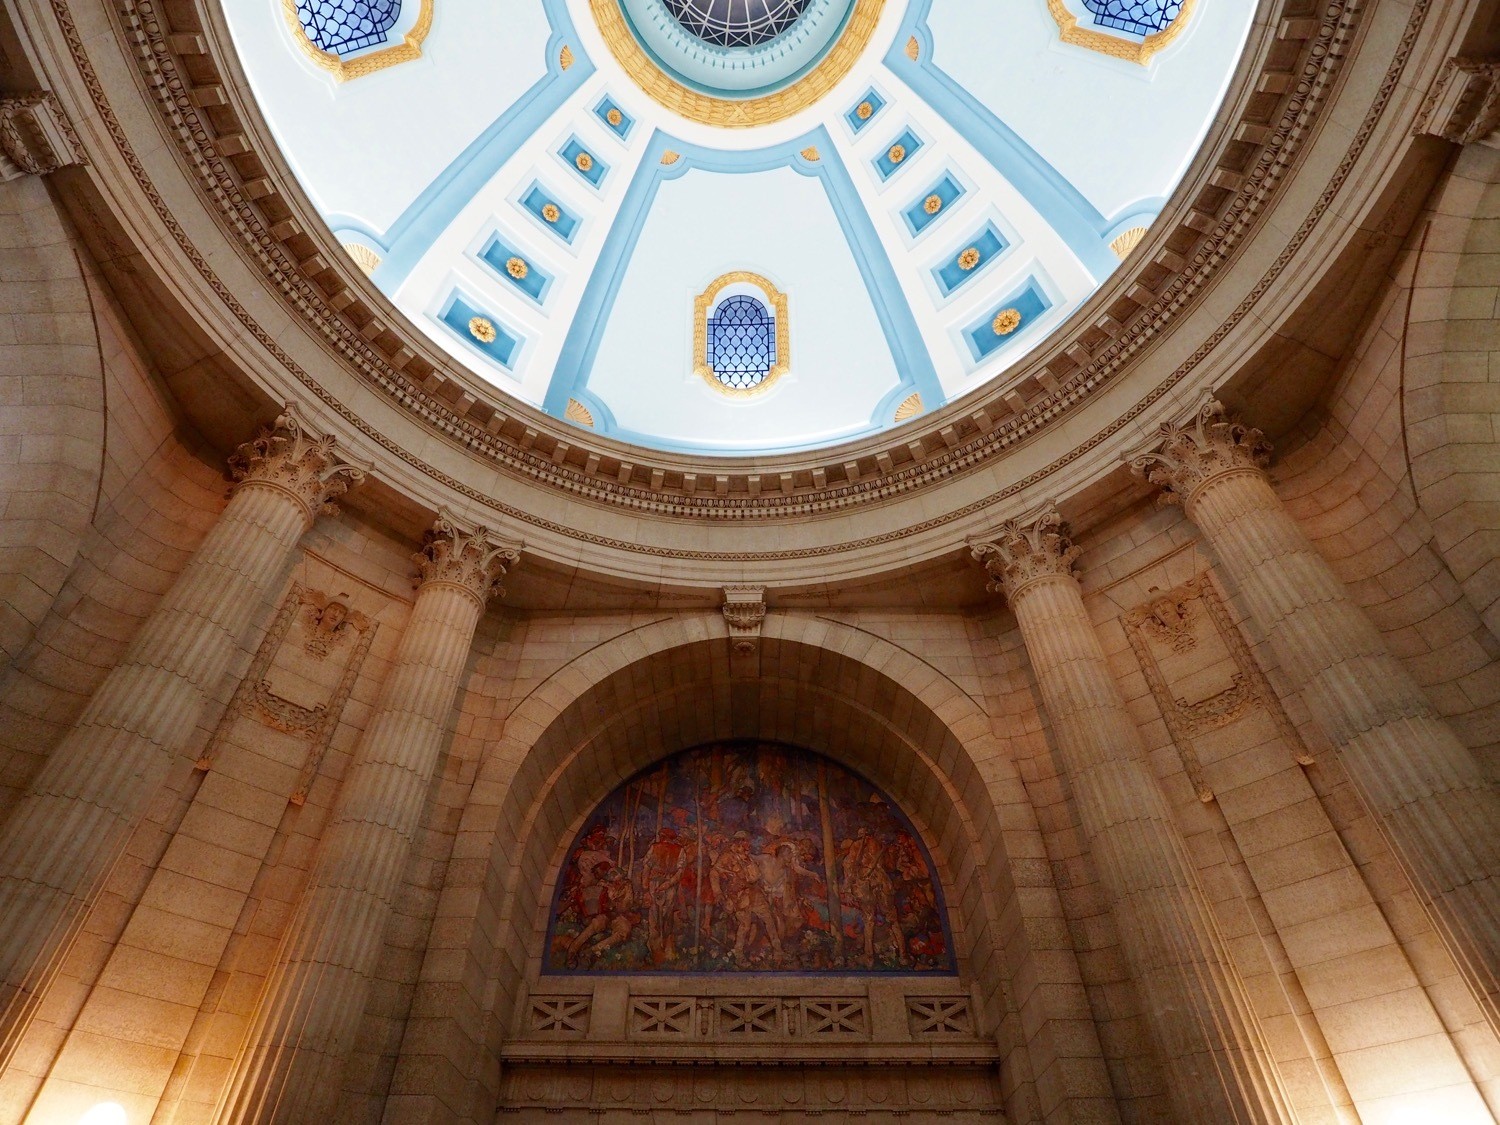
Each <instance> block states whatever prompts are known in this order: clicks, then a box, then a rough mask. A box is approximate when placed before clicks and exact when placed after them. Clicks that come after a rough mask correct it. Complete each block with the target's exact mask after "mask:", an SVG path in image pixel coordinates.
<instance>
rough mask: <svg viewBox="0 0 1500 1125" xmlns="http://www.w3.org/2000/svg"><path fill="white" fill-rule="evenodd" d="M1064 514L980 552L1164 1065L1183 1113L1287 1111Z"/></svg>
mask: <svg viewBox="0 0 1500 1125" xmlns="http://www.w3.org/2000/svg"><path fill="white" fill-rule="evenodd" d="M1076 553H1077V552H1076V549H1075V548H1073V547H1072V546H1071V544H1069V543H1068V542H1067V540H1066V538H1065V537H1064V536H1063V535H1062V534H1061V530H1060V521H1059V520H1058V519H1057V516H1056V514H1055V513H1053V512H1046V513H1043V515H1042V516H1041V518H1040V519H1038V520H1035V521H1028V522H1027V523H1025V524H1017V523H1011V524H1007V525H1006V526H1005V527H1004V528H1002V529H1001V532H1000V534H999V536H998V537H997V540H996V542H995V543H987V544H982V545H979V546H976V547H975V554H976V555H977V556H978V557H979V558H980V559H981V561H984V562H985V564H986V567H987V568H988V569H989V570H990V573H991V574H993V575H995V577H996V578H997V579H998V581H997V583H996V585H997V586H998V587H999V588H1002V589H1004V591H1005V593H1006V594H1007V596H1008V598H1009V600H1010V604H1011V608H1012V610H1013V611H1014V612H1015V615H1016V620H1017V622H1018V623H1019V625H1020V628H1021V636H1022V639H1023V640H1024V641H1025V644H1026V653H1027V656H1028V658H1029V659H1030V662H1031V666H1032V669H1033V671H1034V673H1035V675H1036V681H1037V686H1038V688H1039V690H1040V692H1041V696H1042V704H1043V706H1044V707H1045V708H1046V711H1047V716H1048V719H1049V720H1050V722H1051V725H1052V731H1053V736H1054V738H1055V741H1056V745H1057V748H1058V751H1059V754H1060V755H1061V757H1062V761H1063V766H1064V769H1065V770H1066V772H1067V776H1068V781H1069V784H1070V786H1071V788H1072V792H1073V799H1074V801H1075V803H1076V806H1077V809H1078V816H1079V820H1080V822H1081V824H1082V827H1083V831H1084V834H1085V836H1086V837H1087V838H1088V842H1089V851H1090V854H1091V855H1092V856H1093V858H1094V861H1095V863H1096V865H1097V867H1098V870H1099V877H1100V879H1101V881H1102V882H1103V883H1104V886H1105V889H1106V891H1107V892H1108V894H1109V896H1110V900H1111V904H1112V906H1113V911H1114V917H1115V921H1116V924H1117V926H1118V928H1119V933H1120V941H1121V944H1122V945H1123V947H1124V951H1125V955H1126V958H1127V960H1128V962H1129V964H1130V967H1131V971H1132V974H1133V976H1134V978H1135V981H1136V985H1137V987H1138V990H1139V994H1140V997H1141V1001H1142V1003H1143V1004H1144V1006H1145V1014H1146V1019H1147V1022H1148V1024H1149V1026H1150V1028H1151V1031H1152V1034H1153V1037H1154V1039H1155V1042H1156V1047H1157V1052H1158V1055H1159V1057H1160V1059H1161V1062H1162V1064H1163V1066H1164V1067H1165V1069H1166V1073H1167V1078H1168V1082H1169V1085H1170V1096H1171V1101H1172V1106H1173V1110H1174V1112H1175V1116H1176V1118H1177V1119H1178V1120H1179V1121H1181V1122H1183V1123H1184V1125H1187V1123H1189V1122H1191V1123H1195V1125H1196V1123H1197V1122H1209V1121H1212V1122H1215V1123H1226V1125H1227V1123H1231V1122H1245V1123H1249V1122H1280V1121H1286V1120H1289V1119H1290V1118H1289V1114H1288V1112H1287V1110H1286V1108H1285V1096H1284V1093H1283V1091H1282V1088H1281V1085H1280V1082H1279V1079H1278V1078H1277V1076H1276V1074H1275V1071H1274V1070H1273V1069H1272V1066H1271V1064H1270V1062H1269V1054H1268V1053H1267V1051H1266V1048H1265V1044H1264V1042H1263V1038H1262V1036H1261V1033H1260V1029H1259V1027H1258V1025H1257V1024H1256V1023H1255V1020H1254V1018H1253V1016H1252V1015H1251V1014H1250V1008H1249V1004H1248V1001H1247V1000H1246V999H1245V997H1244V992H1243V986H1242V985H1241V983H1240V981H1239V979H1238V977H1237V976H1236V975H1235V973H1234V971H1233V969H1232V967H1231V965H1230V962H1229V958H1228V952H1227V950H1226V948H1225V946H1224V942H1223V939H1222V938H1221V937H1220V935H1219V933H1218V930H1217V928H1216V926H1215V924H1214V921H1213V918H1212V916H1211V914H1210V913H1209V909H1208V906H1207V903H1206V902H1205V900H1204V897H1203V892H1202V890H1201V889H1200V887H1199V884H1198V880H1197V877H1196V874H1195V872H1194V870H1193V867H1192V864H1191V861H1190V860H1189V858H1188V856H1187V854H1186V851H1185V849H1184V847H1183V844H1182V842H1181V839H1180V837H1179V835H1178V832H1177V829H1176V826H1175V825H1174V824H1173V823H1172V818H1171V813H1170V810H1169V809H1168V807H1167V804H1166V800H1165V798H1164V797H1163V796H1162V793H1161V790H1160V788H1159V786H1158V785H1157V782H1156V779H1155V777H1153V776H1152V775H1151V773H1150V771H1149V769H1148V768H1147V766H1146V750H1145V746H1144V744H1143V743H1142V741H1141V737H1140V732H1139V731H1138V730H1137V729H1136V726H1135V722H1134V720H1133V719H1132V718H1131V717H1130V713H1129V712H1128V711H1127V710H1126V708H1125V701H1124V699H1123V698H1122V697H1121V695H1120V690H1119V687H1118V685H1117V684H1116V683H1115V679H1114V676H1113V674H1112V673H1111V671H1110V669H1109V664H1108V661H1107V659H1106V657H1105V655H1104V650H1103V648H1102V647H1101V645H1100V643H1099V638H1098V634H1097V633H1096V632H1095V631H1094V627H1093V623H1092V622H1091V621H1090V620H1089V617H1088V611H1087V610H1086V609H1085V607H1084V604H1083V592H1082V590H1081V588H1080V587H1079V585H1078V581H1077V579H1076V578H1074V577H1073V576H1072V573H1071V562H1072V559H1073V557H1074V556H1075V555H1076Z"/></svg>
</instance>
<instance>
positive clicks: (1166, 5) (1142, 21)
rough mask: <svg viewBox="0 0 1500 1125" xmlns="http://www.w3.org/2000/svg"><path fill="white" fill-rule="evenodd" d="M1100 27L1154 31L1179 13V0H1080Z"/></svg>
mask: <svg viewBox="0 0 1500 1125" xmlns="http://www.w3.org/2000/svg"><path fill="white" fill-rule="evenodd" d="M1083 6H1084V7H1085V8H1087V9H1088V10H1089V11H1090V12H1091V13H1092V14H1093V17H1094V22H1095V23H1096V24H1098V25H1099V26H1100V27H1108V28H1112V29H1114V30H1115V31H1127V32H1129V33H1130V34H1132V35H1154V34H1155V33H1156V32H1158V31H1164V30H1166V27H1167V25H1168V24H1170V23H1171V22H1172V21H1173V20H1175V19H1176V18H1177V17H1178V16H1179V15H1180V14H1181V13H1182V0H1083Z"/></svg>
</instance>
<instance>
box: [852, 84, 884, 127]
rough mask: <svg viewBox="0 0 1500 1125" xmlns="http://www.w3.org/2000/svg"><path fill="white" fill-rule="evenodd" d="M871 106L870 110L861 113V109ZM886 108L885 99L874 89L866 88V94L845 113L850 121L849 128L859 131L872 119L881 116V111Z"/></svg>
mask: <svg viewBox="0 0 1500 1125" xmlns="http://www.w3.org/2000/svg"><path fill="white" fill-rule="evenodd" d="M865 106H869V107H870V109H869V112H867V113H864V114H861V113H860V110H861V109H863V108H864V107H865ZM884 108H885V99H884V98H882V97H881V96H880V95H879V94H877V93H876V92H875V91H874V90H866V91H865V96H864V97H862V98H860V99H859V101H857V102H856V103H855V104H854V105H852V106H850V107H849V109H848V111H847V112H846V113H845V114H844V120H845V121H847V122H849V128H851V129H853V130H854V131H855V132H856V133H858V132H859V131H860V130H861V129H863V128H864V127H865V126H866V125H868V124H869V123H870V122H871V121H874V120H875V118H877V117H879V116H880V111H881V110H882V109H884Z"/></svg>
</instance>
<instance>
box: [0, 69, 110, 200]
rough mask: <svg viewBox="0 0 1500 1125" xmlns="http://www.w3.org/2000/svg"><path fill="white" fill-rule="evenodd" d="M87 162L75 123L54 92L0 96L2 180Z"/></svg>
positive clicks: (0, 166)
mask: <svg viewBox="0 0 1500 1125" xmlns="http://www.w3.org/2000/svg"><path fill="white" fill-rule="evenodd" d="M88 162H89V161H88V157H87V156H86V155H85V154H84V151H83V145H82V144H81V143H79V140H78V134H77V133H76V132H74V130H73V124H72V122H70V121H69V120H68V119H67V116H66V115H65V114H64V113H63V111H62V106H60V105H58V104H57V99H56V98H55V97H53V96H52V94H51V93H49V92H47V91H45V90H40V91H37V92H36V93H31V94H21V95H20V96H18V97H12V98H0V181H3V180H15V179H19V178H20V177H22V176H45V175H47V174H48V173H49V172H56V171H57V170H58V169H59V168H66V167H68V166H69V165H71V164H87V163H88Z"/></svg>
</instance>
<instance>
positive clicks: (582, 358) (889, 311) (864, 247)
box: [542, 127, 947, 451]
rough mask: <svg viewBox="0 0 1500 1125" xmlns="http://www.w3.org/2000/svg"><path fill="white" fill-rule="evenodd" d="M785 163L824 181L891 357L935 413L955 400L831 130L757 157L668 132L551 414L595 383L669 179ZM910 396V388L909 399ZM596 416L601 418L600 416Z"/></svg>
mask: <svg viewBox="0 0 1500 1125" xmlns="http://www.w3.org/2000/svg"><path fill="white" fill-rule="evenodd" d="M808 145H813V146H815V147H816V148H817V149H818V151H820V152H822V153H823V154H824V156H823V158H822V159H821V160H819V161H817V162H816V163H810V162H806V161H801V160H799V159H798V157H797V154H798V153H799V152H801V150H802V149H804V148H806V147H808ZM669 148H670V149H673V150H675V151H677V152H679V153H680V154H681V158H680V159H679V160H678V161H677V162H676V163H674V164H672V165H663V164H662V163H661V155H662V153H664V152H665V151H667V149H669ZM783 165H786V166H790V167H793V168H796V169H797V170H798V171H800V172H801V173H802V174H803V175H809V176H816V177H817V178H818V179H819V180H821V181H822V183H823V187H824V189H825V190H826V191H827V192H828V199H829V202H830V203H831V204H832V205H833V210H834V213H835V214H836V215H837V216H838V219H839V225H840V227H841V228H842V229H843V232H844V237H845V238H846V239H847V240H848V242H849V247H850V249H851V250H852V251H853V252H854V260H855V263H856V264H857V265H858V267H859V271H860V274H861V275H862V276H863V277H864V279H865V284H866V285H867V286H868V288H869V293H870V299H871V302H872V303H873V305H874V306H875V315H876V316H877V317H878V318H879V320H880V326H881V328H882V329H883V330H884V333H885V338H886V343H887V345H888V346H889V347H890V349H891V355H892V356H894V357H895V360H896V369H897V370H898V371H901V372H903V373H904V374H905V375H906V377H907V378H909V379H910V380H911V383H912V389H915V390H917V391H918V392H920V393H921V395H922V401H923V402H924V403H925V404H927V408H928V409H929V410H931V409H936V408H937V407H939V406H941V405H942V404H943V403H944V402H946V401H947V398H946V396H945V395H944V394H943V388H942V384H941V383H940V382H939V381H938V377H937V369H936V368H935V367H934V366H933V363H932V356H931V355H929V354H928V352H927V349H926V347H925V346H923V344H922V332H921V329H920V328H918V327H917V320H916V317H915V316H914V315H913V314H912V311H911V306H910V305H909V304H907V302H906V297H905V295H904V294H903V292H902V290H901V283H900V282H899V281H898V280H897V279H896V271H895V268H894V267H893V266H892V265H891V261H890V259H889V258H888V257H887V256H886V253H885V250H884V248H883V247H882V245H881V242H880V236H879V235H878V234H876V232H875V225H874V223H873V222H872V221H871V219H870V213H869V211H868V210H867V209H866V208H865V206H864V204H863V203H862V202H861V201H860V198H859V192H858V191H857V190H856V188H855V186H854V181H853V179H852V178H851V177H850V175H849V170H848V168H846V167H845V166H844V163H843V161H842V160H840V159H839V156H838V152H837V150H836V149H835V148H834V147H833V141H832V139H831V138H830V137H829V135H828V131H827V129H825V128H823V127H819V128H817V129H814V130H813V131H812V132H810V133H807V134H805V135H803V136H801V137H798V138H796V139H795V140H791V141H788V142H786V143H784V144H781V145H777V146H774V147H772V148H767V149H760V150H755V151H749V152H724V151H722V150H714V149H705V148H701V147H699V146H697V145H694V144H690V143H688V142H686V141H682V140H679V139H676V138H673V137H669V136H668V135H667V134H665V133H661V132H658V133H656V134H654V135H653V136H652V137H651V139H650V141H649V142H648V146H647V149H646V155H645V157H644V158H643V159H642V160H641V163H640V165H639V167H638V169H637V171H636V173H635V177H634V178H633V179H632V180H631V182H630V187H629V189H628V190H627V191H626V193H625V199H624V200H623V202H622V203H621V205H620V209H619V212H618V213H617V215H616V217H615V221H614V225H613V226H612V227H611V228H610V231H609V234H608V236H607V237H606V238H605V241H604V247H603V249H601V250H600V252H599V262H598V264H597V265H596V266H595V268H594V272H593V273H592V274H590V275H589V280H588V286H587V288H586V289H585V290H584V294H583V299H582V300H581V301H580V302H579V306H578V311H577V313H575V314H574V317H573V323H572V324H571V326H570V327H569V328H568V336H567V339H566V340H564V341H563V347H562V352H561V354H560V355H559V356H558V361H557V366H556V374H555V375H554V376H553V378H552V381H551V383H549V384H548V386H547V395H546V398H545V399H544V401H543V404H542V409H543V410H545V411H546V412H547V413H548V414H551V415H553V416H555V417H559V418H560V417H562V416H563V413H564V412H565V411H566V409H567V405H568V399H569V398H576V397H578V395H577V392H578V391H579V390H581V389H583V388H584V387H586V386H587V384H588V376H589V371H590V369H591V368H592V367H593V365H594V357H595V355H597V354H598V350H599V341H600V339H601V337H602V336H603V334H604V326H605V324H606V323H607V322H608V320H609V311H610V308H611V306H612V305H613V304H614V299H615V294H616V292H617V291H618V288H619V285H620V282H621V281H622V280H623V279H624V276H625V268H626V266H627V265H628V263H629V261H630V256H631V254H632V253H634V251H635V243H636V239H637V238H638V237H639V236H640V233H641V228H642V227H643V226H644V225H645V222H646V214H647V212H649V211H650V210H651V205H652V203H653V202H654V201H655V199H656V190H657V188H658V187H659V186H660V185H661V182H662V181H663V180H664V179H672V178H674V177H676V176H683V175H686V174H687V173H688V172H689V171H690V170H692V169H693V168H695V167H698V168H704V169H707V170H710V171H719V172H730V171H735V172H758V171H765V170H767V169H769V168H776V167H781V166H783ZM910 393H911V391H910V390H908V391H907V394H910ZM902 397H905V396H904V395H903V396H902ZM595 418H596V420H597V418H598V415H597V414H596V415H595ZM882 424H883V422H872V423H871V430H872V431H873V430H874V429H876V428H878V427H879V425H882ZM613 436H615V437H618V438H620V439H621V440H622V441H635V442H638V443H640V444H643V445H650V446H654V447H656V448H660V449H672V448H681V449H683V450H685V451H701V450H699V447H696V446H689V445H686V444H683V445H681V446H679V445H676V444H674V443H664V442H662V441H661V439H660V438H657V437H652V436H649V435H643V434H635V433H632V432H630V431H627V430H623V429H621V430H616V431H613ZM846 436H848V437H858V436H859V435H858V434H850V435H846ZM702 448H704V449H707V448H710V447H707V446H705V447H702Z"/></svg>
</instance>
